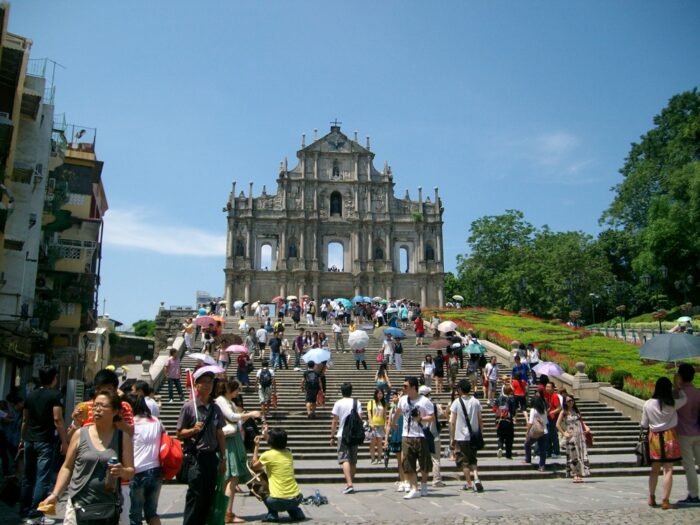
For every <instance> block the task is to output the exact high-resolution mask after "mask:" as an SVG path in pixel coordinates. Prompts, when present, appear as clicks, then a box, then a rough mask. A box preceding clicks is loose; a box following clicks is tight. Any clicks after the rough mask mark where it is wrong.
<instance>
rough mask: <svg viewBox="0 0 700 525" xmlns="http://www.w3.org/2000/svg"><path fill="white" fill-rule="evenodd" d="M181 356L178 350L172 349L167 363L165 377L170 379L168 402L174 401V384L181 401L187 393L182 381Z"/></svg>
mask: <svg viewBox="0 0 700 525" xmlns="http://www.w3.org/2000/svg"><path fill="white" fill-rule="evenodd" d="M180 374H181V372H180V358H179V357H178V355H177V350H175V349H174V348H172V349H170V357H169V358H168V362H167V363H166V364H165V377H166V379H167V380H168V402H169V403H172V402H173V385H175V387H176V388H177V394H178V395H179V396H180V401H184V400H185V394H184V393H183V391H182V382H181V380H180Z"/></svg>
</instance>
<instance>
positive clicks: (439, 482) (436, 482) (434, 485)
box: [433, 481, 447, 487]
mask: <svg viewBox="0 0 700 525" xmlns="http://www.w3.org/2000/svg"><path fill="white" fill-rule="evenodd" d="M446 486H447V485H445V483H444V482H442V481H433V487H446Z"/></svg>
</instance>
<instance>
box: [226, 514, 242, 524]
mask: <svg viewBox="0 0 700 525" xmlns="http://www.w3.org/2000/svg"><path fill="white" fill-rule="evenodd" d="M224 523H245V520H244V519H243V518H240V517H238V516H236V515H235V514H234V513H233V512H227V513H226V516H225V517H224Z"/></svg>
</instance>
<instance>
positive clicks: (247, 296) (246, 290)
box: [229, 277, 251, 311]
mask: <svg viewBox="0 0 700 525" xmlns="http://www.w3.org/2000/svg"><path fill="white" fill-rule="evenodd" d="M243 302H245V303H248V304H250V302H251V301H250V277H247V278H246V280H245V287H244V291H243ZM232 306H233V303H231V304H230V305H229V308H231V311H233V308H232Z"/></svg>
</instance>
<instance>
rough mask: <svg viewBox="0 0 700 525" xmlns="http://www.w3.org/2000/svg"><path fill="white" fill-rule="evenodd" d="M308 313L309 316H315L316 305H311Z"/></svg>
mask: <svg viewBox="0 0 700 525" xmlns="http://www.w3.org/2000/svg"><path fill="white" fill-rule="evenodd" d="M309 313H310V314H315V313H316V305H313V304H312V305H311V306H309Z"/></svg>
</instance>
